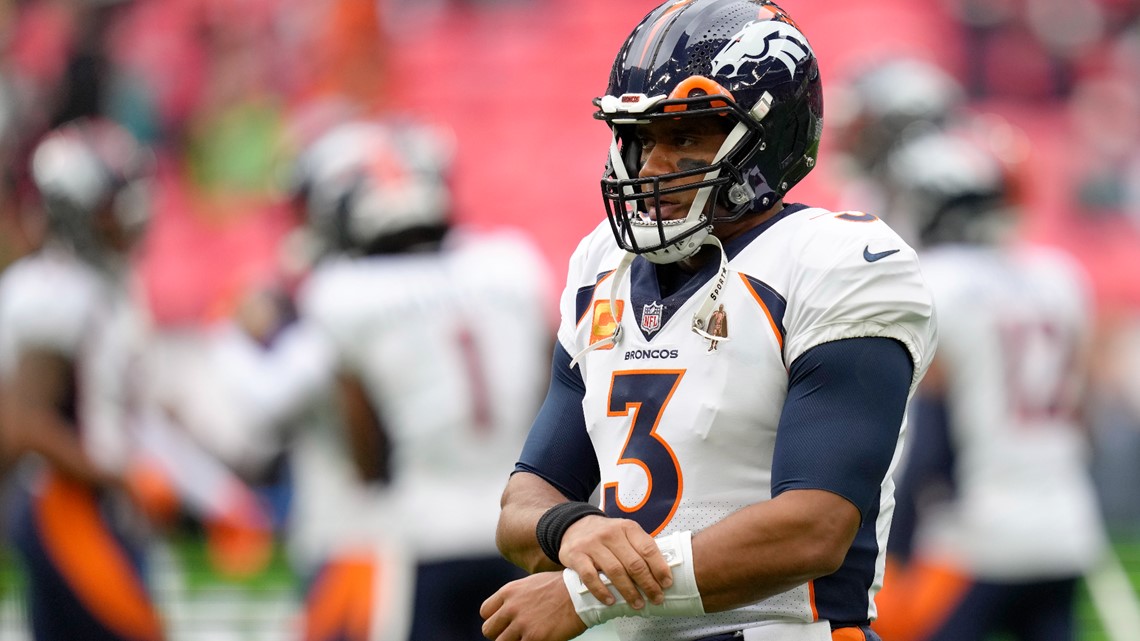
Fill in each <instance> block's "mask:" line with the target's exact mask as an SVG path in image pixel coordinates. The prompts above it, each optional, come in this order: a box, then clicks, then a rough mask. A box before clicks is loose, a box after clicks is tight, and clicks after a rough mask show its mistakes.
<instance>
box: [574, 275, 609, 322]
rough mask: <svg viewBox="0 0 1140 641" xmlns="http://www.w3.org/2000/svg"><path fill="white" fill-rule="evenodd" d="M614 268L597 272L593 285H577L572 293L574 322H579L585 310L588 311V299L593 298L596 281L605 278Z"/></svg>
mask: <svg viewBox="0 0 1140 641" xmlns="http://www.w3.org/2000/svg"><path fill="white" fill-rule="evenodd" d="M614 271H615V270H612V269H611V270H609V271H607V272H602V273H600V274H598V277H597V278H596V279H595V280H594V284H593V285H586V286H584V287H579V288H578V292H577V293H576V294H574V324H575V325H577V324H581V322H582V319H583V318H584V317H585V316H586V312H588V311H590V301H592V300H594V291H595V290H597V289H598V283H600V282H602V281H603V280H605V278H606V276H609V275H610V274H612V273H614Z"/></svg>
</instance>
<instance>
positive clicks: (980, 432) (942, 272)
mask: <svg viewBox="0 0 1140 641" xmlns="http://www.w3.org/2000/svg"><path fill="white" fill-rule="evenodd" d="M922 264H923V270H924V272H925V273H926V277H927V280H928V281H929V283H930V287H931V290H932V291H933V293H934V297H935V302H936V307H937V309H938V318H939V332H940V347H939V351H938V359H939V363H940V366H941V367H940V370H942V371H944V372H945V374H946V381H947V383H946V384H947V392H946V403H947V410H948V413H949V416H950V421H951V423H950V426H949V430H950V438H951V441H952V443H953V444H954V446H955V457H956V460H955V475H956V480H957V497H956V499H955V500H954V501H953V502H949V503H946V504H942V505H939V506H936V507H938V508H939V509H937V510H935V511H933V513H932V514H929V515H927V514H926V512H924V513H923V517H922V519H921V520H920V523H921V524H920V526H919V527H920V529H919V531H918V532H917V533H916V536H917V537H918V538H917V540H916V543H917V545H918V546H920V551H921V552H923V553H924V554H931V555H935V556H936V557H940V558H942V559H944V560H947V561H949V562H952V563H955V564H956V565H958V566H959V567H964V568H966V569H967V570H968V571H969V572H970V573H972V574H973V575H975V576H979V577H982V578H987V579H999V580H1000V579H1026V578H1045V577H1061V576H1073V575H1077V574H1081V573H1083V572H1084V570H1086V569H1087V568H1089V567H1090V565H1091V564H1092V563H1093V562H1094V561H1095V560H1096V558H1097V555H1098V553H1099V551H1100V550H1101V545H1102V544H1103V533H1102V529H1101V524H1100V517H1099V512H1098V507H1097V501H1096V495H1095V491H1094V487H1093V484H1092V481H1091V478H1090V476H1089V473H1088V469H1087V466H1088V450H1087V444H1086V438H1087V437H1086V434H1085V433H1084V432H1083V430H1082V428H1081V426H1080V424H1079V423H1078V421H1077V416H1076V411H1077V405H1078V404H1079V403H1080V398H1081V395H1082V393H1083V384H1084V380H1083V376H1084V373H1083V367H1082V362H1081V359H1082V353H1083V350H1084V348H1085V347H1087V342H1088V340H1089V338H1090V334H1091V331H1092V317H1091V314H1092V309H1093V308H1092V305H1093V301H1092V299H1091V293H1090V290H1089V288H1088V284H1087V283H1086V282H1085V277H1084V274H1083V272H1082V271H1081V270H1080V269H1079V268H1078V267H1077V266H1076V264H1075V263H1073V262H1072V260H1071V259H1069V258H1067V257H1065V256H1063V255H1062V254H1060V253H1057V252H1055V251H1052V250H1047V249H1042V248H1020V249H1018V250H1015V251H1000V250H996V249H990V248H982V247H965V246H961V247H949V246H948V247H940V248H935V249H933V250H931V251H929V252H928V253H924V254H923V257H922Z"/></svg>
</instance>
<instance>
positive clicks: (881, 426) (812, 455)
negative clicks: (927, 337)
mask: <svg viewBox="0 0 1140 641" xmlns="http://www.w3.org/2000/svg"><path fill="white" fill-rule="evenodd" d="M913 371H914V365H913V363H912V361H911V358H910V353H909V352H908V351H907V349H906V348H905V347H904V346H903V345H902V343H900V342H898V341H896V340H894V339H891V338H879V337H868V338H850V339H844V340H839V341H834V342H830V343H824V344H822V345H817V346H816V347H813V348H812V349H810V350H808V351H807V352H805V353H804V354H803V355H802V356H800V357H799V358H797V359H796V361H795V362H794V363H792V366H791V369H790V370H789V382H788V397H787V399H786V400H785V401H784V410H783V414H782V415H781V417H780V426H779V430H778V431H777V432H776V446H775V454H774V456H773V460H772V496H778V495H779V494H781V493H783V492H786V491H788V490H793V489H818V490H827V491H830V492H834V493H835V494H838V495H840V496H842V497H844V498H846V499H847V500H849V501H851V502H852V503H853V504H854V505H855V507H857V508H858V509H859V513H860V515H861V516H862V517H864V518H865V517H866V516H867V514H868V512H869V511H870V510H871V509H872V507H877V506H876V505H875V503H876V502H877V501H878V498H879V491H880V485H881V483H882V481H883V479H884V478H885V477H886V474H887V469H888V468H889V467H890V462H891V458H892V457H893V456H894V452H895V446H896V444H897V442H898V437H899V429H900V427H901V426H902V419H903V414H904V412H905V410H906V401H907V395H908V393H909V390H910V382H911V376H912V373H913Z"/></svg>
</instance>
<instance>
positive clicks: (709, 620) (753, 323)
mask: <svg viewBox="0 0 1140 641" xmlns="http://www.w3.org/2000/svg"><path fill="white" fill-rule="evenodd" d="M785 211H786V212H787V213H786V215H785V216H784V217H782V218H777V219H774V223H773V224H772V225H771V226H770V227H768V228H767V229H764V230H763V231H762V233H760V234H759V235H758V236H757V237H756V238H755V239H753V240H751V241H750V242H749V243H748V244H747V246H745V247H743V248H742V249H739V253H735V255H730V256H729V259H728V262H727V269H726V270H725V272H724V280H723V281H719V280H718V278H717V276H715V275H714V276H713V278H712V279H711V281H709V282H706V283H704V284H703V285H702V286H701V288H700V289H699V290H698V291H697V292H696V293H695V294H693V295H692V296H691V297H689V298H688V299H687V300H685V301H684V302H683V303H678V304H677V307H676V309H668V306H669V305H670V304H671V303H669V301H668V300H666V301H662V300H661V299H660V298H657V299H654V298H653V296H654V295H655V294H658V292H656V291H652V290H655V289H656V286H655V282H656V281H653V286H647V281H648V280H649V279H647V278H645V279H643V278H642V277H641V276H640V275H639V272H638V269H636V268H639V267H646V266H647V264H646V263H645V262H644V261H638V262H635V263H634V264H633V267H634V268H635V269H632V270H631V271H630V272H629V273H628V274H627V275H625V276H624V277H621V278H620V280H619V281H618V282H614V281H615V279H616V278H617V277H615V273H614V272H615V270H617V268H618V266H619V263H620V261H621V260H622V258H623V256H624V255H625V253H624V252H623V251H621V250H620V249H618V248H617V246H616V245H615V243H614V239H613V234H612V232H611V230H610V227H609V224H608V223H604V224H602V225H600V226H599V227H598V228H597V229H595V231H594V232H593V233H592V234H591V235H589V236H587V237H586V238H585V239H584V240H583V241H582V243H581V244H580V245H579V246H578V249H577V250H576V252H575V253H574V256H573V258H572V259H571V266H570V273H569V280H568V283H567V287H566V290H565V291H564V293H563V296H562V303H561V304H562V308H561V311H562V325H561V327H560V329H559V332H558V340H559V341H560V342H561V344H562V346H563V347H564V348H565V349H566V351H567V352H568V353H569V354H571V355H576V354H580V353H582V352H583V350H584V349H585V348H587V346H589V345H590V344H591V343H598V342H599V341H601V340H602V339H603V338H605V337H608V336H610V333H611V331H612V329H613V323H614V319H615V317H616V318H617V322H618V323H620V325H621V328H622V333H621V338H620V341H619V342H618V344H617V345H616V346H609V347H600V348H596V349H593V350H592V351H589V352H586V353H585V354H584V355H583V356H582V357H581V359H580V361H579V364H580V368H581V370H580V371H581V374H582V378H583V380H584V382H585V387H586V392H585V398H584V401H583V407H584V410H585V419H586V427H587V429H588V430H589V433H590V439H591V441H592V442H593V446H594V450H595V453H596V455H597V457H598V464H599V466H600V470H601V482H602V487H603V488H604V490H603V505H604V506H605V508H606V510H607V512H608V513H613V512H612V510H613V506H614V505H615V504H616V505H617V507H618V508H619V509H620V513H622V514H625V515H626V517H627V518H631V519H634V520H637V521H638V522H639V523H640V524H641V525H642V527H643V528H645V530H646V531H647V532H649V533H651V534H652V535H654V536H658V535H668V534H671V533H673V532H677V531H684V530H691V531H692V532H694V533H697V532H700V531H701V530H703V529H705V528H707V527H709V526H711V525H713V524H715V523H717V522H719V521H721V520H723V519H724V518H725V517H727V516H728V515H730V514H732V513H733V512H735V511H737V510H739V509H741V508H743V507H745V506H748V505H751V504H755V503H759V502H763V501H766V500H769V499H770V498H771V496H772V487H771V483H772V459H773V453H774V446H775V442H776V432H777V426H778V425H779V422H780V416H781V413H782V410H783V406H784V400H785V398H786V396H787V391H788V367H790V365H791V364H792V363H793V362H794V361H795V360H796V359H797V358H799V357H800V356H801V355H803V354H804V353H805V352H807V351H808V350H810V349H811V348H813V347H815V346H817V345H820V344H823V343H827V342H831V341H836V340H841V339H846V338H859V337H886V338H892V339H895V340H898V341H899V342H900V343H902V344H903V345H904V346H905V347H906V349H907V350H908V351H909V352H910V355H911V358H912V359H913V361H914V363H915V367H914V377H913V380H912V383H911V391H912V392H913V390H914V387H915V385H916V384H917V382H918V381H919V380H920V379H921V377H922V375H923V373H924V372H925V370H926V367H927V365H928V364H929V362H930V360H931V358H932V357H933V352H934V346H935V336H934V332H935V330H934V324H933V322H932V319H931V313H932V312H931V301H930V298H929V294H928V293H927V291H926V288H925V286H924V284H923V282H922V279H921V277H920V274H919V271H918V267H917V257H916V255H915V252H914V250H912V249H911V248H910V247H908V246H907V245H906V243H904V242H903V241H902V240H901V239H900V238H899V237H898V235H897V234H895V233H894V232H893V231H891V230H890V228H888V227H887V226H886V225H885V224H883V223H882V221H880V220H878V219H877V218H875V217H874V216H868V215H866V214H858V213H849V212H848V213H836V212H830V211H826V210H823V209H802V208H801V209H798V210H795V211H794V212H793V210H792V209H788V210H785ZM619 273H620V272H619ZM615 288H616V291H615ZM615 294H616V296H615ZM611 296H615V298H616V305H617V306H618V307H617V310H616V313H612V310H611V302H610V298H611ZM712 296H715V302H716V304H717V306H719V307H720V309H721V311H723V313H724V316H722V317H721V318H720V320H719V321H718V320H716V319H713V318H712V317H711V316H710V317H709V318H700V317H699V316H700V315H701V313H700V312H698V310H699V309H701V307H702V304H703V303H704V302H705V301H706V299H708V298H710V297H712ZM630 312H633V313H630ZM694 317H697V318H694ZM695 320H700V321H702V322H703V325H702V326H703V327H704V328H705V329H706V330H707V331H706V332H705V333H706V334H708V335H709V336H717V337H719V341H718V342H716V343H714V342H713V341H712V340H711V339H710V338H708V337H706V336H702V335H700V334H698V333H696V332H695V331H694V330H693V325H694V321H695ZM898 427H899V431H900V441H899V442H900V443H901V433H902V429H903V426H902V425H899V426H898ZM899 449H900V446H899V445H896V448H895V453H894V462H893V463H892V467H893V466H894V465H895V464H896V463H897V460H898V455H899ZM893 493H894V485H893V483H892V482H891V480H890V474H888V475H887V476H886V478H884V479H883V481H882V485H881V495H880V503H879V505H878V506H876V507H875V508H874V509H873V510H869V511H868V518H870V519H871V520H872V521H873V525H874V529H873V531H872V532H869V534H870V535H872V536H874V537H875V538H876V539H877V541H878V549H879V557H880V558H879V559H878V560H875V559H874V555H873V554H872V558H871V560H870V561H869V562H867V563H865V564H862V565H859V566H857V567H856V566H855V565H850V566H845V574H846V575H847V576H848V577H851V576H857V577H858V578H857V580H856V584H857V585H871V584H872V583H873V584H874V585H875V586H878V585H881V578H882V567H883V559H882V558H881V557H882V551H883V550H884V549H885V537H886V532H887V530H888V528H889V526H890V520H891V515H892V508H893V505H894V498H893ZM872 544H873V542H872ZM814 587H815V589H814V590H813V588H812V586H809V585H808V584H807V583H805V584H804V585H801V586H799V587H797V588H793V589H792V590H789V591H787V592H785V593H783V594H779V595H776V596H773V597H770V598H768V599H765V600H763V601H760V602H758V603H755V604H753V605H749V606H745V607H742V608H739V609H736V610H731V611H727V612H719V613H715V614H708V615H705V616H702V617H696V618H626V619H621V620H619V621H618V629H619V631H620V632H621V636H622V638H629V639H662V638H696V637H700V636H707V635H713V634H718V633H722V632H726V631H731V630H738V629H740V628H742V627H752V626H756V625H763V624H765V623H772V622H779V621H783V622H801V623H809V622H811V621H813V620H815V619H817V618H821V619H822V618H827V616H828V613H829V612H834V611H835V610H834V609H833V606H836V605H838V604H840V603H841V602H843V603H846V604H848V606H849V604H850V603H851V598H850V592H849V591H848V593H847V596H840V595H839V594H838V593H837V592H834V591H831V590H830V589H825V587H824V583H823V582H818V581H817V582H816V583H815V586H814ZM855 589H856V591H857V593H858V592H860V591H862V590H863V589H864V588H862V587H857V588H855ZM874 591H877V588H872V592H871V594H869V595H866V594H865V595H864V597H865V598H866V599H867V600H868V601H869V600H870V599H872V598H873V596H874ZM862 616H869V614H868V613H867V612H864V613H863V615H862ZM804 634H810V633H809V632H807V629H806V628H805V629H804V631H803V632H801V633H800V636H795V637H792V636H789V637H788V638H789V639H790V638H796V639H799V638H807V637H804V636H802V635H804ZM811 638H816V637H814V636H813V637H811Z"/></svg>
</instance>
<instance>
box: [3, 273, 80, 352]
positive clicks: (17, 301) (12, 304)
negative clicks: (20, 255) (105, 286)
mask: <svg viewBox="0 0 1140 641" xmlns="http://www.w3.org/2000/svg"><path fill="white" fill-rule="evenodd" d="M98 296H99V287H98V281H97V280H95V278H94V277H93V276H92V275H90V274H87V273H86V272H84V271H83V270H82V269H79V268H78V267H75V266H71V265H65V264H52V265H49V264H45V262H43V261H39V262H36V263H33V264H23V265H17V266H15V268H14V269H13V271H12V273H10V274H8V277H7V278H5V283H4V287H3V294H2V298H3V308H2V310H0V327H2V328H3V331H4V334H5V336H6V337H7V340H6V342H7V343H8V344H9V348H10V349H11V350H12V353H13V354H19V353H20V352H22V351H25V350H29V349H44V350H50V351H53V352H57V353H59V354H62V355H64V356H66V357H68V358H74V357H75V355H76V353H77V352H78V351H79V347H80V343H81V342H82V340H83V336H84V333H85V331H86V328H87V327H88V326H89V325H90V323H91V320H92V316H93V314H94V313H95V307H96V304H97V302H98Z"/></svg>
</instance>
